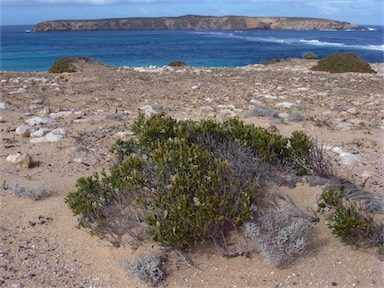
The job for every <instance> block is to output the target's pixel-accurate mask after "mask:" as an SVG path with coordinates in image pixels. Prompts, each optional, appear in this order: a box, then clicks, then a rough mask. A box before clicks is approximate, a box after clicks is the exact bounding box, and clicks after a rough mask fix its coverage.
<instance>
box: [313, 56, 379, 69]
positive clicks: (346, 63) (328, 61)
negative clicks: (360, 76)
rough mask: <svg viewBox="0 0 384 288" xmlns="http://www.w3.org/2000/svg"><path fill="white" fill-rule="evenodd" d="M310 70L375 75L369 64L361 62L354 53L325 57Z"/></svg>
mask: <svg viewBox="0 0 384 288" xmlns="http://www.w3.org/2000/svg"><path fill="white" fill-rule="evenodd" d="M311 70H313V71H325V72H330V73H345V72H358V73H376V71H374V70H373V69H372V68H371V66H370V65H369V63H367V62H364V61H363V60H361V59H360V58H359V57H358V56H357V54H356V53H355V52H350V53H344V54H333V55H330V56H328V57H325V58H323V59H321V60H320V61H319V62H318V63H317V65H316V66H314V67H312V68H311Z"/></svg>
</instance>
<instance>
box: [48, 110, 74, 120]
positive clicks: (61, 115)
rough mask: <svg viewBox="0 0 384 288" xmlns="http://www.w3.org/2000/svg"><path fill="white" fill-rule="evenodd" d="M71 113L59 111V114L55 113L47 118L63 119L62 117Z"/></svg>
mask: <svg viewBox="0 0 384 288" xmlns="http://www.w3.org/2000/svg"><path fill="white" fill-rule="evenodd" d="M71 113H72V112H71V111H60V112H57V113H51V114H49V117H51V118H53V119H57V118H64V117H66V116H68V115H69V114H71Z"/></svg>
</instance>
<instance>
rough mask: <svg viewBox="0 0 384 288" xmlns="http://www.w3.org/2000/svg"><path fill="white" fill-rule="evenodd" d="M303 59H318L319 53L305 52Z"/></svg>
mask: <svg viewBox="0 0 384 288" xmlns="http://www.w3.org/2000/svg"><path fill="white" fill-rule="evenodd" d="M303 59H307V60H316V59H317V55H316V54H314V53H312V52H308V53H304V55H303Z"/></svg>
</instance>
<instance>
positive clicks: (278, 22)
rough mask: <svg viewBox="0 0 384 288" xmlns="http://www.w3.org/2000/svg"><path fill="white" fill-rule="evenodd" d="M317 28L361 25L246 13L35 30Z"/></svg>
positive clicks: (52, 24) (67, 23)
mask: <svg viewBox="0 0 384 288" xmlns="http://www.w3.org/2000/svg"><path fill="white" fill-rule="evenodd" d="M165 29H196V30H204V29H206V30H217V29H222V30H236V29H238V30H251V29H274V30H292V29H293V30H320V29H361V27H359V26H357V25H355V24H351V23H348V22H341V21H335V20H327V19H316V18H291V17H245V16H223V17H214V16H194V15H186V16H181V17H157V18H116V19H99V20H54V21H46V22H41V23H38V24H37V25H36V26H35V27H34V28H33V31H34V32H48V31H81V30H165Z"/></svg>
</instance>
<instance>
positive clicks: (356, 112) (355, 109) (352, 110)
mask: <svg viewBox="0 0 384 288" xmlns="http://www.w3.org/2000/svg"><path fill="white" fill-rule="evenodd" d="M347 112H348V113H349V114H352V115H357V114H359V113H360V111H359V109H357V108H356V107H353V108H349V109H348V110H347Z"/></svg>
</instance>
